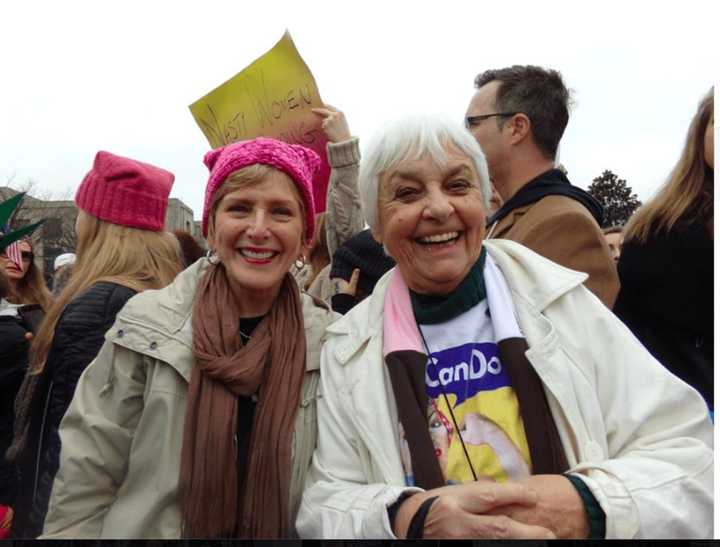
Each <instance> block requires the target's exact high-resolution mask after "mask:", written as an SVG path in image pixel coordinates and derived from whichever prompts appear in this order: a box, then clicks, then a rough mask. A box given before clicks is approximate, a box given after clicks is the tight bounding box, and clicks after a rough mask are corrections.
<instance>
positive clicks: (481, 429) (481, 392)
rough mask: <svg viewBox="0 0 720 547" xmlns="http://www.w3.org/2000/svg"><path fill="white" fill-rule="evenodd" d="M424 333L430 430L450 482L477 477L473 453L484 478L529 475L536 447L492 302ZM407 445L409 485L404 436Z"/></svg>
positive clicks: (408, 472)
mask: <svg viewBox="0 0 720 547" xmlns="http://www.w3.org/2000/svg"><path fill="white" fill-rule="evenodd" d="M419 328H420V330H421V333H422V335H423V337H424V339H425V342H426V343H427V346H428V349H429V351H430V361H429V362H428V364H427V368H426V370H425V387H426V390H427V395H428V407H427V418H428V426H429V429H430V437H431V439H432V441H433V445H434V447H435V454H436V456H437V458H438V461H439V463H440V468H441V470H442V472H443V475H444V477H445V480H446V481H447V482H448V484H454V483H463V482H469V481H472V480H473V474H472V471H471V469H470V466H469V463H468V456H469V459H470V462H472V466H473V468H474V470H475V473H476V474H477V476H478V477H479V476H481V475H485V476H489V477H491V478H493V479H495V480H497V481H504V480H508V479H512V480H517V479H520V478H523V477H527V476H529V475H530V469H531V461H530V450H529V447H528V442H527V438H526V436H525V429H524V427H523V422H522V418H521V416H520V408H519V405H518V399H517V396H516V395H515V391H514V390H513V388H512V386H511V384H510V378H509V375H508V373H507V371H506V369H505V368H504V367H503V364H502V362H501V361H500V356H499V352H498V347H497V344H496V343H495V340H496V337H495V332H494V329H493V325H492V321H491V320H490V317H489V315H488V305H487V300H482V301H481V302H480V303H478V304H476V305H475V306H474V307H472V308H470V309H469V310H468V311H466V312H464V313H462V314H460V315H459V316H457V317H455V318H454V319H451V320H449V321H447V322H445V323H440V324H433V325H419ZM448 403H449V405H450V407H451V408H452V413H451V412H450V410H449V408H448ZM453 415H454V420H453ZM458 428H459V430H460V431H459V432H458ZM459 435H462V439H463V440H464V441H465V449H467V456H466V455H465V450H464V449H463V445H462V443H461V442H460V439H459ZM401 436H402V428H401ZM401 444H402V445H404V446H403V447H402V448H403V453H404V457H403V458H402V460H403V466H404V467H405V476H406V482H408V484H412V483H413V482H414V481H413V478H412V468H411V464H410V458H409V457H408V454H407V453H406V452H407V443H406V442H405V441H404V438H403V439H401Z"/></svg>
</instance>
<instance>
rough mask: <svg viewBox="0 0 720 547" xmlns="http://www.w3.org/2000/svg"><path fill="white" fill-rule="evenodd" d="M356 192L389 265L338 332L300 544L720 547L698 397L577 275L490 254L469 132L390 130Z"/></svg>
mask: <svg viewBox="0 0 720 547" xmlns="http://www.w3.org/2000/svg"><path fill="white" fill-rule="evenodd" d="M360 191H361V196H362V199H363V207H364V211H365V216H366V219H367V222H368V224H369V225H370V227H371V229H372V232H373V234H374V236H375V238H376V239H377V240H378V241H379V242H380V243H382V244H383V245H384V246H385V248H386V250H387V252H388V254H389V255H390V256H392V257H393V258H394V259H395V260H396V261H397V267H396V268H395V269H393V270H391V271H390V272H388V274H386V275H385V276H384V277H383V278H382V279H381V280H380V281H379V282H378V284H377V285H376V287H375V290H374V292H373V294H372V296H370V297H369V298H367V299H366V300H365V301H363V302H362V303H361V304H359V305H358V306H356V307H355V308H354V309H352V310H351V311H350V312H349V313H348V314H347V315H345V316H344V317H343V319H341V320H340V321H338V322H337V323H335V324H333V325H332V326H330V327H329V329H328V337H327V341H326V343H325V345H324V347H323V352H322V358H321V372H322V374H321V384H320V388H319V392H318V428H319V430H318V431H319V433H318V445H317V449H316V451H315V455H314V458H313V465H312V468H311V471H310V476H309V480H308V483H307V489H306V491H305V494H304V496H303V502H302V505H301V508H300V512H299V515H298V519H297V523H296V524H297V528H298V531H299V533H300V534H301V536H302V537H306V538H307V537H322V538H394V537H399V538H410V539H413V538H414V539H418V538H541V539H547V538H553V537H559V538H568V537H575V538H582V537H593V538H602V537H607V538H633V537H663V538H664V537H710V536H711V535H712V503H713V494H712V492H713V490H712V488H713V485H712V464H713V452H712V448H711V446H712V428H711V424H710V422H709V419H708V417H707V413H706V411H705V407H704V403H703V401H702V399H701V398H700V396H699V395H698V394H697V393H696V392H695V391H694V390H692V389H691V388H690V387H688V386H687V385H685V384H684V383H682V382H681V381H679V380H677V379H676V378H675V377H674V376H673V375H672V374H670V373H668V372H667V371H666V370H665V369H664V368H663V367H662V366H661V365H660V364H659V363H658V362H657V361H656V360H655V359H654V358H653V357H652V356H651V355H650V354H649V353H648V352H647V351H646V350H645V349H644V348H643V347H642V346H641V345H640V344H639V343H638V341H637V340H636V339H635V338H634V337H633V336H632V335H631V334H630V332H629V331H628V330H627V329H626V328H625V327H624V325H623V324H622V323H621V322H620V321H619V320H617V319H616V318H615V316H614V315H613V314H612V313H611V312H610V311H609V310H607V308H606V307H605V306H604V305H603V304H602V303H601V302H600V301H599V300H598V299H597V298H596V297H595V296H594V295H593V294H592V293H590V292H589V291H588V290H587V289H586V288H585V287H584V286H583V281H584V280H585V279H586V278H587V275H586V274H583V273H579V272H575V271H572V270H568V269H566V268H563V267H561V266H559V265H557V264H555V263H553V262H551V261H549V260H547V259H545V258H543V257H541V256H539V255H537V254H536V253H534V252H532V251H530V250H529V249H527V248H525V247H523V246H521V245H519V244H517V243H514V242H511V241H504V240H493V241H483V238H484V235H485V211H486V210H487V206H488V198H489V197H490V189H489V180H488V174H487V166H486V163H485V159H484V157H483V154H482V152H481V151H480V148H479V147H478V145H477V143H476V142H475V140H474V139H473V138H472V136H471V135H469V134H468V133H466V132H465V131H464V130H462V129H461V128H459V127H457V126H456V125H454V124H453V123H451V122H448V121H445V120H443V119H440V118H431V117H422V118H411V119H405V120H400V121H398V122H396V123H394V124H392V125H389V126H388V127H386V128H385V129H384V130H383V131H381V132H380V134H379V135H378V136H376V138H375V139H374V141H373V142H371V144H370V146H369V150H368V151H367V154H366V160H365V163H364V165H362V166H361V174H360ZM678 500H682V503H678Z"/></svg>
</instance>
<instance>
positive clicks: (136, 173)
mask: <svg viewBox="0 0 720 547" xmlns="http://www.w3.org/2000/svg"><path fill="white" fill-rule="evenodd" d="M174 181H175V175H173V174H172V173H170V172H169V171H165V169H161V168H160V167H155V166H154V165H150V164H149V163H142V162H140V161H137V160H132V159H130V158H124V157H122V156H116V155H115V154H111V153H110V152H104V151H100V152H98V153H97V155H96V156H95V162H94V163H93V168H92V169H91V170H90V172H89V173H88V174H87V175H85V178H84V179H83V181H82V183H80V188H78V191H77V193H76V194H75V203H76V204H77V206H78V207H79V208H80V209H82V210H83V211H85V212H86V213H90V214H91V215H93V216H95V217H97V218H99V219H100V220H104V221H105V222H110V223H112V224H119V225H121V226H130V227H131V228H140V229H142V230H153V231H156V232H157V231H160V230H162V229H163V226H164V225H165V213H166V212H167V204H168V196H169V195H170V189H171V188H172V185H173V182H174Z"/></svg>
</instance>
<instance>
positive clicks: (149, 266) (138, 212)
mask: <svg viewBox="0 0 720 547" xmlns="http://www.w3.org/2000/svg"><path fill="white" fill-rule="evenodd" d="M174 178H175V177H174V176H173V174H172V173H169V172H168V171H165V170H164V169H160V168H159V167H155V166H153V165H149V164H146V163H142V162H139V161H136V160H132V159H129V158H124V157H121V156H116V155H114V154H111V153H109V152H98V153H97V155H96V157H95V161H94V164H93V167H92V169H91V170H90V172H89V173H88V174H87V175H86V176H85V178H84V179H83V181H82V183H81V184H80V187H79V188H78V191H77V194H76V196H75V203H76V204H77V206H78V209H79V212H78V217H77V222H76V225H75V231H76V234H77V263H76V265H75V267H74V271H73V274H72V276H71V278H70V280H69V281H68V284H67V285H66V287H65V289H64V290H63V291H62V292H61V293H60V295H59V296H58V298H57V300H56V301H55V302H54V304H53V305H52V307H51V308H50V309H49V310H48V312H47V314H46V316H45V319H44V320H43V322H42V324H41V326H40V329H39V332H38V333H37V335H36V337H35V339H34V340H33V344H32V347H31V356H30V366H29V369H28V373H27V376H26V377H25V381H24V382H23V385H22V387H21V389H20V394H19V396H18V398H17V401H18V404H17V405H16V409H15V411H16V422H15V438H14V440H13V444H12V446H11V447H10V449H9V450H8V458H9V459H13V460H15V461H17V462H18V465H19V467H20V472H21V481H22V482H21V485H20V488H19V489H18V491H19V495H18V499H17V500H16V503H15V504H14V510H15V517H14V519H13V525H12V530H11V535H12V537H14V538H35V537H37V536H38V535H39V534H40V533H42V527H43V521H44V518H45V513H46V512H47V508H48V500H49V498H50V491H51V488H52V484H53V480H54V478H55V474H56V472H57V469H58V464H59V458H60V447H61V439H60V437H59V436H58V428H59V426H60V421H61V419H62V418H63V415H64V414H65V411H66V410H67V408H68V406H69V404H70V401H71V400H72V398H73V394H74V392H75V387H76V385H77V382H78V378H79V377H80V376H81V374H82V373H83V371H84V370H85V369H86V367H87V366H88V365H89V364H90V362H91V361H92V360H93V359H94V358H95V356H96V355H97V353H98V351H99V350H100V347H101V346H102V344H103V340H104V335H105V332H106V331H107V330H108V329H109V328H110V327H111V326H112V324H113V323H114V322H115V316H116V315H117V313H118V312H119V311H120V309H121V308H122V307H123V306H124V305H125V303H126V302H127V301H128V300H129V299H130V297H132V296H133V295H135V294H136V293H139V292H141V291H144V290H146V289H159V288H161V287H164V286H166V285H168V284H169V283H170V282H171V281H172V280H173V279H174V278H175V276H176V275H177V274H178V273H179V272H180V270H181V269H182V268H181V258H180V254H179V247H178V245H177V241H176V240H175V238H174V237H173V236H172V235H171V234H168V233H166V232H163V231H162V230H163V226H164V224H165V213H166V209H167V202H168V196H169V194H170V189H171V187H172V184H173V181H174ZM63 444H64V441H63ZM63 448H64V447H63Z"/></svg>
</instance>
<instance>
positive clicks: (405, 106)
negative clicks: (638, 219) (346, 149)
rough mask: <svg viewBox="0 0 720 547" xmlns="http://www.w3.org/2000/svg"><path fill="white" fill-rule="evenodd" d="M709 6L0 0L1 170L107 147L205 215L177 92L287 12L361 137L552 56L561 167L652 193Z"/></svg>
mask: <svg viewBox="0 0 720 547" xmlns="http://www.w3.org/2000/svg"><path fill="white" fill-rule="evenodd" d="M719 5H720V3H718V2H717V1H716V0H707V1H688V0H684V1H682V2H678V1H674V2H671V3H670V2H668V3H662V2H653V3H649V2H647V3H646V2H632V1H629V0H625V1H623V2H613V1H605V2H592V3H590V2H545V3H543V2H518V1H513V2H505V1H499V0H498V1H497V2H488V1H485V0H484V1H482V2H480V1H476V2H453V1H450V0H444V1H442V2H437V1H433V2H427V3H423V2H418V1H412V2H404V1H403V2H398V1H390V0H385V1H383V2H369V1H363V2H362V3H360V2H354V3H349V2H332V3H331V2H300V1H294V2H281V1H263V2H257V3H251V2H249V1H242V2H240V1H235V2H212V1H204V2H202V3H200V2H194V3H181V2H177V1H175V2H165V1H155V0H153V1H145V0H143V1H130V0H126V1H124V2H97V1H95V2H75V1H69V0H63V1H62V2H57V1H55V2H33V1H27V0H24V1H23V2H12V1H8V2H5V1H3V2H2V3H0V52H1V53H0V69H1V70H2V72H1V74H2V80H1V84H0V185H4V184H5V183H6V182H7V181H8V180H9V179H11V178H12V179H13V181H14V183H15V184H22V183H23V182H25V181H26V180H27V179H28V178H32V179H34V180H36V181H37V182H38V185H39V186H40V187H41V188H43V189H44V190H50V191H53V192H55V193H56V195H61V194H65V193H69V194H70V195H71V196H72V195H74V190H75V188H77V185H78V184H79V183H80V181H81V179H82V177H83V175H84V174H85V173H86V172H87V170H88V169H89V168H90V166H91V164H92V159H93V157H94V154H95V152H96V151H97V150H99V149H105V150H109V151H112V152H115V153H118V154H121V155H127V156H131V157H134V158H137V159H139V160H143V161H147V162H151V163H155V164H157V165H160V166H162V167H165V168H167V169H169V170H171V171H173V172H174V173H175V175H176V182H175V186H174V188H173V191H172V194H171V195H172V196H173V197H178V198H180V199H182V200H183V201H184V202H185V203H187V204H188V205H189V206H190V207H192V208H193V210H194V211H195V217H196V218H199V217H200V215H201V204H202V196H203V191H204V187H205V182H206V180H207V171H206V169H205V167H204V166H203V164H202V157H203V154H204V153H205V151H206V150H207V149H208V147H209V145H208V143H207V141H206V140H205V137H204V136H203V134H202V133H201V131H200V129H199V128H198V127H197V125H196V124H195V122H194V120H193V118H192V116H191V114H190V111H189V110H188V105H189V104H190V103H192V102H194V101H195V100H197V99H198V98H200V97H201V96H203V95H205V94H206V93H207V92H209V91H210V90H211V89H213V88H215V87H216V86H218V85H219V84H221V83H222V82H224V81H225V80H227V79H228V78H230V77H232V76H233V75H235V74H236V73H237V72H239V71H240V70H242V69H243V68H244V67H245V66H247V65H248V64H249V63H251V62H252V61H253V60H255V59H256V58H257V57H258V56H260V55H261V54H263V53H264V52H265V51H267V50H268V49H269V48H270V47H272V46H273V45H274V44H275V43H276V42H277V40H279V39H280V37H281V36H282V34H283V32H284V30H285V29H286V28H287V29H288V30H289V31H290V32H291V34H292V36H293V39H294V41H295V43H296V45H297V47H298V50H299V51H300V54H301V55H302V56H303V58H304V59H305V61H306V63H307V64H308V66H309V68H310V70H311V71H312V72H313V74H314V75H315V78H316V81H317V84H318V87H319V89H320V93H321V95H322V97H323V99H324V100H325V101H327V102H328V103H330V104H333V105H335V106H337V107H339V108H341V109H342V110H344V111H345V113H346V115H347V118H348V120H349V122H350V126H351V130H352V132H353V133H354V134H355V135H358V136H359V137H360V138H361V143H362V142H363V141H362V139H363V138H366V137H369V136H370V134H371V133H372V132H373V131H374V130H375V128H376V127H377V126H378V125H379V124H380V123H382V122H383V121H385V120H388V119H390V118H394V117H396V116H398V115H401V114H407V113H413V112H444V113H447V114H448V115H450V116H452V117H453V118H456V119H457V120H458V123H460V121H461V119H462V116H463V114H464V113H465V109H466V107H467V104H468V102H469V100H470V98H471V96H472V93H473V78H474V76H475V75H476V74H477V73H478V72H480V71H482V70H484V69H487V68H498V67H502V66H507V65H510V64H516V63H517V64H538V65H542V66H547V67H552V68H556V69H558V70H560V71H561V72H562V74H563V76H564V77H565V80H566V84H567V85H568V86H569V87H571V88H572V89H573V90H574V92H575V95H574V96H575V102H576V105H575V108H574V110H573V112H572V113H571V117H570V123H569V125H568V128H567V130H566V132H565V136H564V138H563V141H562V144H561V149H560V161H561V162H562V163H563V164H564V165H565V166H566V168H567V169H568V171H569V175H570V178H571V180H572V181H573V182H574V183H575V184H576V185H578V186H580V187H583V188H585V187H587V186H588V184H589V183H590V182H591V181H592V179H593V177H595V176H598V175H599V174H600V173H601V172H602V171H603V170H604V169H611V170H612V171H614V172H615V173H617V174H618V175H619V176H621V177H622V178H625V179H627V181H628V183H629V184H630V185H631V186H632V187H633V189H634V190H635V191H636V192H637V193H638V195H639V196H640V198H641V199H646V198H647V197H649V196H650V195H651V194H652V192H653V191H654V190H655V189H656V188H657V187H658V185H659V184H661V182H662V181H663V179H664V178H665V176H666V175H667V173H668V171H669V170H670V168H671V167H672V165H673V164H674V163H675V161H676V160H677V158H678V156H679V153H680V149H681V147H682V143H683V140H684V137H685V133H686V130H687V126H688V123H689V121H690V119H691V118H692V116H693V114H694V112H695V109H696V106H697V103H698V101H699V100H700V98H701V96H702V95H703V94H704V93H705V92H707V90H708V89H709V88H710V86H711V85H712V84H713V82H716V81H717V80H718V66H720V63H719V62H718V61H719V59H718V53H717V52H718V50H719V49H720V48H718V47H717V46H718V41H717V39H716V38H714V36H715V34H716V32H717V25H718V12H719V11H720V10H718V6H719ZM366 140H367V139H366ZM361 146H362V144H361Z"/></svg>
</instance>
